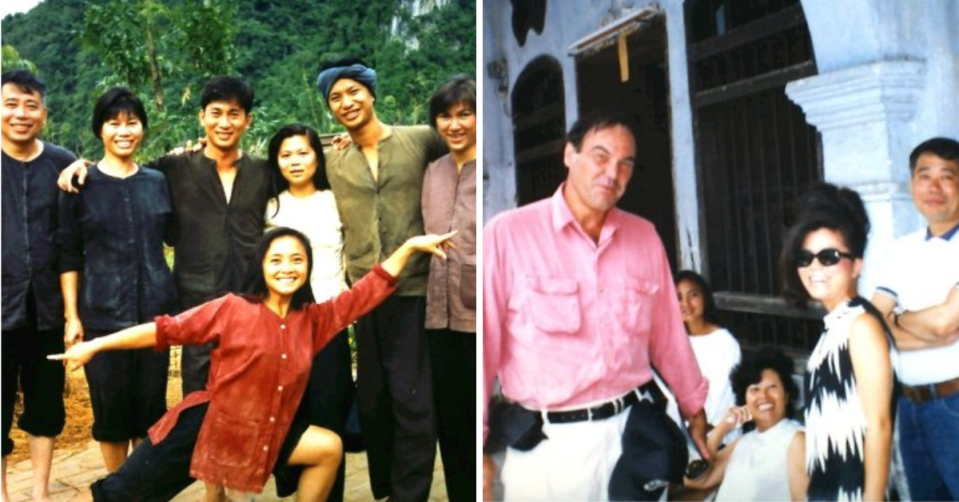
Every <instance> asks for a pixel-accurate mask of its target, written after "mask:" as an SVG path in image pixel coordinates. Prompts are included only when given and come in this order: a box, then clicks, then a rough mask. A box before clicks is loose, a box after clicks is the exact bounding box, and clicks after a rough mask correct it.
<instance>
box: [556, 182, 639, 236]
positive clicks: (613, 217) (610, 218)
mask: <svg viewBox="0 0 959 502" xmlns="http://www.w3.org/2000/svg"><path fill="white" fill-rule="evenodd" d="M565 189H566V182H563V183H562V184H560V185H559V188H557V189H556V192H555V193H553V197H552V199H550V206H552V220H553V231H555V232H557V233H559V232H562V231H563V229H564V228H565V227H567V226H569V227H572V228H575V229H577V230H578V231H579V232H580V233H581V234H583V235H584V236H585V235H586V231H585V230H583V227H582V225H580V224H579V222H578V221H576V218H575V217H573V211H572V210H570V208H569V204H567V203H566V198H565V197H564V196H563V190H565ZM621 222H622V218H621V215H620V209H619V208H616V207H614V208H613V209H610V210H609V213H607V214H606V221H604V222H603V230H602V231H600V233H599V242H598V243H596V245H597V246H600V245H602V244H604V243H605V242H606V241H608V240H609V239H611V238H612V237H613V235H615V234H616V231H617V230H619V227H620V224H621ZM587 238H588V237H587ZM589 240H590V242H592V239H589Z"/></svg>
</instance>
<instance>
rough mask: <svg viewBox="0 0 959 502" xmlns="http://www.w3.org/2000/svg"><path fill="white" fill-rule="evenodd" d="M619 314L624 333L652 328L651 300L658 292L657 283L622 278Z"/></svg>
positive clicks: (633, 332)
mask: <svg viewBox="0 0 959 502" xmlns="http://www.w3.org/2000/svg"><path fill="white" fill-rule="evenodd" d="M618 289H619V291H620V292H621V294H622V299H621V301H620V305H621V307H622V310H621V315H619V316H618V317H619V319H620V324H621V325H622V328H623V331H624V332H625V333H626V334H635V333H643V332H648V331H650V330H651V329H652V325H653V316H654V315H655V312H654V310H653V300H654V299H655V297H656V293H658V292H659V285H657V284H653V283H651V282H646V281H643V280H639V279H633V278H631V277H626V278H624V279H623V284H622V287H621V288H618Z"/></svg>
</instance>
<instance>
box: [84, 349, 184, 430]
mask: <svg viewBox="0 0 959 502" xmlns="http://www.w3.org/2000/svg"><path fill="white" fill-rule="evenodd" d="M109 334H110V332H102V331H93V330H86V332H85V333H84V334H83V336H84V339H85V340H86V341H90V340H94V339H96V338H100V337H102V336H106V335H109ZM169 366H170V351H169V350H164V351H162V352H157V351H155V350H153V349H152V348H146V349H131V350H111V351H105V352H101V353H99V354H97V355H95V356H93V359H91V360H90V362H89V363H87V364H86V365H85V366H84V367H83V371H84V373H85V374H86V377H87V385H88V386H89V387H90V404H91V405H92V407H93V418H94V422H93V439H96V440H97V441H109V442H112V443H118V442H123V441H128V440H131V439H137V438H142V437H144V436H146V434H147V430H148V429H149V428H150V427H151V426H152V425H153V424H154V423H156V421H157V420H159V419H160V418H161V417H163V414H164V413H166V385H167V374H168V372H169Z"/></svg>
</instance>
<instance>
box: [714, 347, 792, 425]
mask: <svg viewBox="0 0 959 502" xmlns="http://www.w3.org/2000/svg"><path fill="white" fill-rule="evenodd" d="M794 368H795V365H794V363H793V360H792V358H790V357H789V356H787V355H786V354H785V353H783V351H781V350H779V349H777V348H774V347H768V346H767V347H760V348H759V350H757V351H756V352H749V353H746V354H744V355H743V360H742V362H741V363H740V364H739V365H738V366H736V367H735V368H733V370H732V372H731V373H730V374H729V381H730V382H731V383H732V385H733V392H734V393H735V394H736V404H737V405H738V406H744V405H745V404H746V390H747V389H748V388H749V386H750V385H753V384H757V383H759V382H760V381H761V380H762V379H763V370H772V371H775V372H776V374H777V375H779V379H780V380H782V384H783V390H785V391H786V417H787V418H793V417H794V416H795V414H796V410H795V409H794V407H793V403H794V402H795V400H796V399H797V398H799V387H798V386H797V385H796V382H795V381H794V380H793V378H792V374H793V371H794Z"/></svg>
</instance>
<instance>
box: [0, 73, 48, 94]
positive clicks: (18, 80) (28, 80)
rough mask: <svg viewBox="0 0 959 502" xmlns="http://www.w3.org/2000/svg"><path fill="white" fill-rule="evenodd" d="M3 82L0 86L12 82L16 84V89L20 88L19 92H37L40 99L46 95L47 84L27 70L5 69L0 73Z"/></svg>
mask: <svg viewBox="0 0 959 502" xmlns="http://www.w3.org/2000/svg"><path fill="white" fill-rule="evenodd" d="M0 78H2V80H3V83H2V84H0V87H2V86H4V85H7V84H13V85H16V86H17V89H20V91H21V92H29V93H34V92H35V93H37V94H39V95H40V101H43V100H44V99H45V98H46V96H47V86H46V84H44V83H43V81H42V80H40V78H39V77H37V76H36V75H34V74H33V73H31V72H29V71H27V70H11V71H5V72H3V74H2V75H0Z"/></svg>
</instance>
